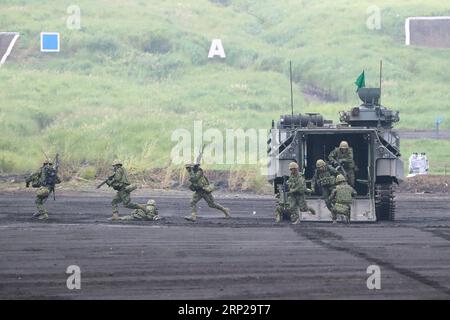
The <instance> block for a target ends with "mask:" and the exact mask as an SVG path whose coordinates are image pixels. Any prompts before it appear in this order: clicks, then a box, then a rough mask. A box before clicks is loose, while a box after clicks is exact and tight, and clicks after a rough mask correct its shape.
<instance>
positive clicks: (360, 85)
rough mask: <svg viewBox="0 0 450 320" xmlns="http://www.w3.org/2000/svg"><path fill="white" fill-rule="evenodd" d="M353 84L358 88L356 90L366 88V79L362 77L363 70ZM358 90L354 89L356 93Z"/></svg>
mask: <svg viewBox="0 0 450 320" xmlns="http://www.w3.org/2000/svg"><path fill="white" fill-rule="evenodd" d="M355 84H356V85H357V86H358V89H359V88H364V87H365V86H366V78H365V76H364V70H363V72H362V73H361V74H360V75H359V77H358V79H356V81H355ZM358 89H356V91H358Z"/></svg>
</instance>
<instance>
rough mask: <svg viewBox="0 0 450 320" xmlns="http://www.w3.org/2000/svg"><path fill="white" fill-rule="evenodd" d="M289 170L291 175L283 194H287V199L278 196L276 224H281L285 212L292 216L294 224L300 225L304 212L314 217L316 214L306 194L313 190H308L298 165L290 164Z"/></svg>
mask: <svg viewBox="0 0 450 320" xmlns="http://www.w3.org/2000/svg"><path fill="white" fill-rule="evenodd" d="M289 170H290V171H291V175H290V177H289V180H288V181H287V190H282V192H283V193H284V192H286V198H287V199H286V200H285V199H283V198H284V195H280V194H278V204H277V208H276V210H275V222H276V223H279V222H280V221H281V217H282V214H283V212H287V213H288V214H289V215H290V218H291V222H292V224H299V223H300V220H301V213H302V212H304V211H309V212H310V213H311V214H313V215H315V214H316V212H315V211H314V209H313V208H311V207H308V205H307V204H306V200H305V194H307V193H311V190H310V189H308V188H306V182H305V178H304V177H303V174H302V173H300V172H299V166H298V164H297V163H296V162H291V163H289ZM285 202H286V203H285ZM299 213H300V214H299Z"/></svg>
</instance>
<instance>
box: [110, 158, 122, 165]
mask: <svg viewBox="0 0 450 320" xmlns="http://www.w3.org/2000/svg"><path fill="white" fill-rule="evenodd" d="M121 164H122V161H120V160H119V159H115V160H114V161H113V162H112V165H113V166H117V165H121Z"/></svg>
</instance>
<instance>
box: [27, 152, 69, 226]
mask: <svg viewBox="0 0 450 320" xmlns="http://www.w3.org/2000/svg"><path fill="white" fill-rule="evenodd" d="M25 183H26V187H27V188H28V187H29V186H30V183H31V186H32V187H33V188H39V189H38V190H37V191H36V200H35V204H36V207H37V210H38V212H37V213H35V214H33V218H37V219H39V220H46V219H48V212H47V209H46V208H45V206H44V203H45V202H46V201H47V199H48V197H49V196H50V194H51V193H52V192H55V185H56V184H59V183H61V179H60V178H59V177H58V172H57V168H54V167H53V163H52V162H51V161H49V160H45V161H44V163H43V165H42V167H41V168H40V169H39V170H38V171H37V172H35V173H33V174H32V175H30V176H29V177H27V178H26V180H25Z"/></svg>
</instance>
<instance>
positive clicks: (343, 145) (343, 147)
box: [339, 141, 348, 149]
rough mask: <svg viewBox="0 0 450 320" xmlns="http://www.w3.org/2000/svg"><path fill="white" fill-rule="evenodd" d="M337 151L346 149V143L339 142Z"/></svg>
mask: <svg viewBox="0 0 450 320" xmlns="http://www.w3.org/2000/svg"><path fill="white" fill-rule="evenodd" d="M339 149H348V142H347V141H341V143H340V144H339Z"/></svg>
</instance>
